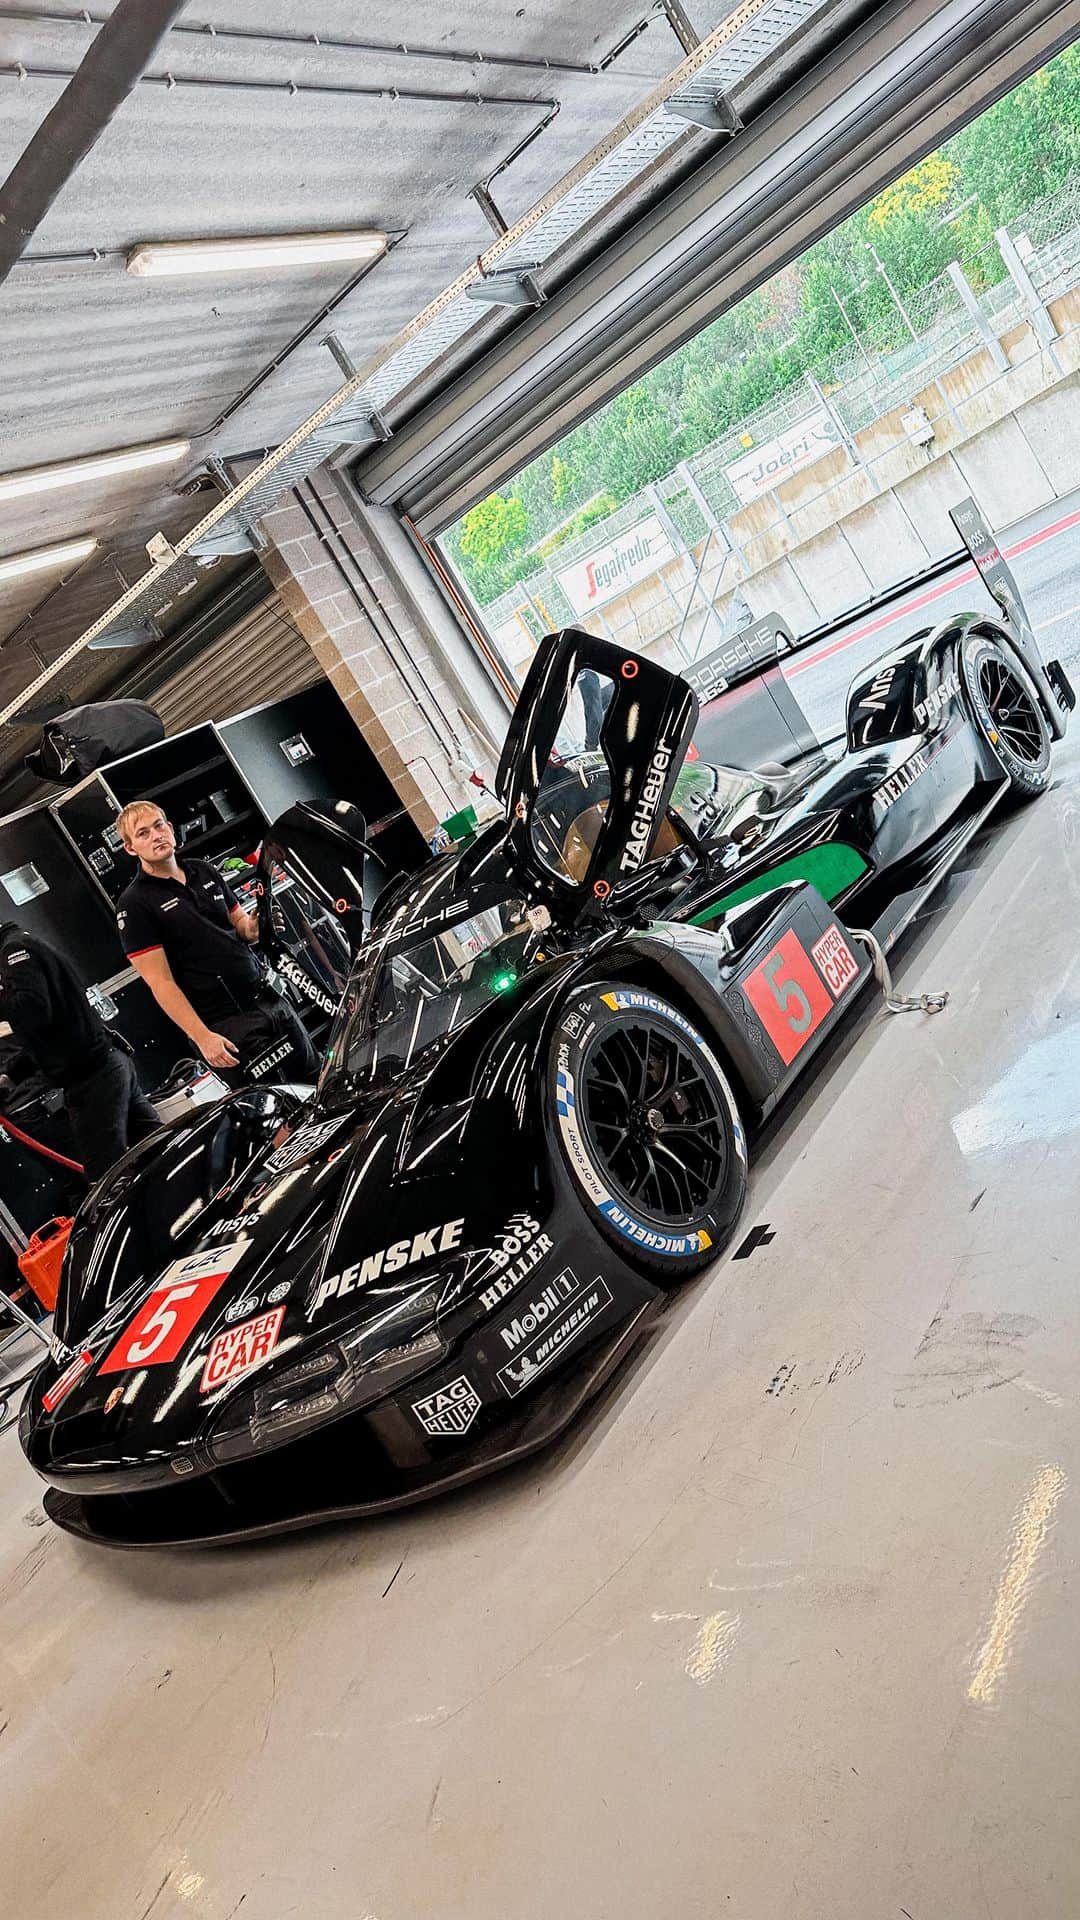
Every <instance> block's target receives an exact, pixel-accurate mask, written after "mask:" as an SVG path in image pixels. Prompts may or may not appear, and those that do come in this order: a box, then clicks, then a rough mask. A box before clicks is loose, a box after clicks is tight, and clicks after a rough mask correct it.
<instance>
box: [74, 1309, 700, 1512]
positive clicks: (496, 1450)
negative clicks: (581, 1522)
mask: <svg viewBox="0 0 1080 1920" xmlns="http://www.w3.org/2000/svg"><path fill="white" fill-rule="evenodd" d="M664 1304H665V1303H664V1301H662V1300H660V1301H647V1302H645V1303H643V1304H642V1306H641V1307H640V1308H639V1310H638V1312H637V1313H636V1314H635V1315H634V1317H633V1318H632V1319H631V1320H629V1321H627V1322H625V1323H624V1325H623V1326H622V1327H621V1329H620V1331H619V1333H618V1335H617V1336H616V1337H615V1338H614V1339H612V1340H610V1341H608V1342H605V1343H602V1344H598V1345H597V1346H596V1347H594V1348H593V1349H592V1350H591V1351H590V1352H589V1353H588V1354H587V1355H585V1356H584V1357H583V1360H582V1363H581V1365H580V1366H579V1367H578V1368H576V1369H575V1370H574V1371H573V1372H572V1373H568V1374H567V1376H566V1377H565V1378H564V1379H563V1380H561V1381H555V1382H554V1383H553V1384H552V1386H551V1387H550V1388H549V1389H548V1391H547V1392H546V1393H545V1394H544V1396H543V1399H542V1400H540V1401H538V1402H537V1404H536V1406H535V1408H534V1410H533V1412H532V1414H531V1415H529V1416H526V1417H525V1419H524V1420H523V1421H522V1422H520V1423H517V1424H516V1425H515V1427H514V1430H513V1432H512V1433H507V1434H506V1435H505V1436H503V1437H500V1434H499V1432H498V1431H496V1432H494V1433H492V1434H489V1435H488V1436H487V1438H486V1440H485V1442H484V1443H483V1445H482V1446H481V1447H478V1448H477V1449H476V1450H475V1451H474V1452H473V1453H471V1454H470V1455H469V1457H468V1458H464V1459H463V1458H462V1456H461V1455H460V1454H457V1455H455V1456H453V1457H452V1458H448V1460H447V1461H446V1463H445V1465H441V1466H439V1465H434V1464H429V1465H428V1466H427V1467H425V1468H424V1469H417V1470H413V1471H412V1472H402V1473H400V1474H398V1475H397V1476H396V1480H395V1484H394V1485H393V1486H392V1487H390V1488H388V1490H387V1491H385V1492H380V1493H379V1494H378V1495H377V1496H375V1497H373V1496H371V1495H368V1496H367V1497H365V1498H363V1499H355V1498H342V1499H334V1500H329V1501H319V1502H317V1503H315V1504H313V1505H311V1506H309V1507H303V1508H301V1507H297V1506H293V1507H287V1506H285V1505H283V1507H282V1510H281V1511H280V1512H279V1513H276V1514H267V1513H266V1512H265V1510H264V1511H262V1512H260V1513H259V1515H258V1517H249V1518H247V1519H245V1518H244V1516H243V1510H242V1505H241V1503H240V1502H239V1501H237V1502H236V1504H235V1505H230V1506H224V1505H223V1504H222V1503H221V1502H220V1500H219V1502H218V1505H217V1506H216V1507H213V1508H212V1503H211V1501H210V1499H209V1498H208V1499H207V1502H206V1505H207V1512H206V1514H205V1516H204V1517H203V1518H202V1519H201V1520H200V1517H199V1516H198V1515H197V1514H196V1513H194V1512H193V1504H194V1502H195V1501H196V1500H197V1497H198V1483H195V1484H192V1485H190V1486H186V1487H183V1488H181V1487H178V1488H177V1490H176V1494H175V1496H174V1495H172V1494H169V1493H165V1494H163V1493H147V1494H134V1495H122V1494H99V1495H97V1496H96V1497H89V1498H88V1497H86V1496H82V1495H79V1494H74V1493H67V1492H63V1491H61V1490H60V1489H59V1488H57V1487H50V1488H49V1489H48V1490H47V1492H46V1494H45V1497H44V1501H43V1505H44V1508H45V1512H46V1514H47V1515H48V1517H49V1519H50V1520H51V1521H52V1522H53V1523H54V1525H55V1526H58V1527H61V1528H62V1529H63V1530H64V1532H65V1533H70V1534H74V1535H75V1536H76V1538H78V1539H80V1540H89V1541H92V1542H93V1543H94V1544H95V1545H96V1546H104V1547H118V1548H124V1549H128V1550H131V1549H135V1548H154V1547H159V1548H160V1547H167V1548H170V1549H176V1548H183V1547H208V1546H235V1545H239V1544H242V1543H243V1542H245V1541H252V1540H268V1539H273V1538H274V1537H275V1536H276V1535H278V1534H283V1533H297V1532H299V1531H300V1530H301V1529H302V1528H305V1527H318V1526H327V1525H330V1524H332V1523H333V1522H335V1521H341V1520H361V1519H367V1518H370V1517H374V1516H375V1515H378V1514H382V1513H391V1512H393V1511H394V1510H395V1509H396V1508H398V1507H406V1506H415V1505H416V1504H417V1503H418V1502H420V1501H422V1500H431V1499H434V1498H436V1497H437V1496H438V1495H439V1494H443V1493H450V1492H453V1491H454V1490H455V1489H456V1488H458V1487H463V1486H467V1485H468V1484H469V1483H470V1482H471V1481H473V1480H479V1479H482V1478H483V1477H484V1476H485V1475H486V1474H489V1473H495V1472H497V1471H499V1470H500V1469H502V1468H504V1467H510V1466H513V1465H514V1464H515V1463H516V1462H518V1461H520V1460H524V1459H526V1458H527V1457H528V1456H529V1455H530V1454H533V1453H536V1452H537V1451H538V1450H539V1449H540V1448H541V1447H544V1446H547V1445H549V1444H550V1443H551V1442H552V1441H553V1440H555V1439H556V1438H557V1437H558V1436H559V1435H560V1434H561V1433H563V1432H564V1431H565V1430H566V1428H567V1427H568V1426H569V1425H570V1424H571V1422H572V1421H573V1420H574V1418H575V1416H576V1415H577V1414H578V1413H579V1412H580V1411H581V1409H582V1407H583V1406H585V1404H586V1403H587V1402H588V1401H590V1400H592V1399H594V1398H595V1397H596V1395H597V1394H598V1393H599V1392H600V1390H601V1388H602V1387H603V1386H604V1384H605V1383H606V1381H607V1380H608V1379H609V1378H610V1376H611V1375H612V1374H613V1373H614V1372H615V1371H616V1369H617V1368H618V1367H619V1366H620V1365H621V1364H622V1362H623V1361H624V1360H625V1359H626V1358H627V1356H628V1355H629V1353H630V1352H631V1350H632V1349H633V1348H634V1347H635V1346H636V1345H637V1343H638V1341H639V1340H641V1339H642V1338H643V1336H644V1335H645V1334H646V1333H647V1332H648V1331H649V1330H650V1328H651V1327H652V1326H653V1324H654V1323H655V1321H656V1320H657V1319H658V1317H659V1315H660V1314H661V1313H662V1312H663V1309H664ZM281 1457H282V1462H283V1464H284V1462H285V1461H286V1459H287V1453H286V1452H284V1451H283V1454H282V1456H281ZM283 1478H284V1476H283Z"/></svg>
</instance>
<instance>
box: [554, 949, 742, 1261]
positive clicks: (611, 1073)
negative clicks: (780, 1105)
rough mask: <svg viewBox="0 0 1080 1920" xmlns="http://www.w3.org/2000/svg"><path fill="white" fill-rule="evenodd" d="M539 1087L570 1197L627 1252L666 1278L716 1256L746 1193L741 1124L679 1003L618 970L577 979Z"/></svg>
mask: <svg viewBox="0 0 1080 1920" xmlns="http://www.w3.org/2000/svg"><path fill="white" fill-rule="evenodd" d="M548 1096H549V1099H550V1102H551V1112H552V1114H553V1116H554V1123H555V1132H556V1135H557V1138H558V1143H559V1150H560V1153H561V1155H562V1158H563V1160H564V1161H565V1163H566V1166H567V1169H568V1171H569V1174H570V1179H571V1182H572V1184H573V1186H574V1187H575V1188H576V1190H577V1194H578V1197H579V1198H580V1200H581V1203H582V1205H583V1206H584V1207H585V1209H586V1211H587V1212H588V1213H589V1214H591V1216H592V1218H593V1219H594V1220H595V1222H596V1226H597V1228H598V1230H599V1232H600V1233H601V1234H603V1236H604V1238H605V1239H607V1240H609V1241H610V1242H611V1244H612V1245H613V1246H615V1247H617V1248H618V1250H619V1252H620V1253H621V1254H622V1256H623V1258H624V1259H625V1260H628V1261H629V1262H630V1264H631V1265H633V1266H636V1267H638V1268H639V1269H641V1270H642V1271H644V1272H646V1273H648V1275H649V1277H650V1279H653V1280H657V1279H666V1280H667V1281H668V1282H669V1283H672V1284H674V1283H676V1282H677V1281H680V1280H684V1279H686V1278H688V1277H689V1275H690V1274H692V1273H697V1272H698V1271H699V1269H700V1268H702V1267H705V1266H707V1265H708V1264H709V1262H710V1261H712V1260H715V1259H716V1256H717V1254H719V1253H720V1252H721V1251H722V1249H723V1248H724V1246H725V1245H726V1244H727V1242H728V1240H729V1239H730V1237H731V1235H732V1233H733V1232H734V1229H735V1226H736V1224H737V1222H738V1218H739V1215H740V1213H741V1212H742V1206H743V1201H744V1199H745V1196H746V1134H745V1131H744V1128H743V1125H742V1121H741V1119H740V1117H739V1109H738V1105H737V1102H736V1099H735V1095H734V1092H733V1091H732V1088H731V1086H730V1084H729V1082H728V1079H727V1077H726V1075H725V1074H724V1071H723V1069H722V1067H721V1066H720V1063H719V1061H718V1060H717V1059H716V1056H715V1055H714V1054H713V1052H712V1050H711V1049H710V1047H709V1045H708V1043H707V1041H706V1040H705V1039H704V1038H703V1036H702V1035H701V1034H700V1033H699V1032H698V1030H697V1028H696V1027H695V1026H693V1025H692V1024H691V1022H690V1021H689V1020H687V1018H686V1017H685V1015H684V1014H682V1013H680V1012H679V1010H678V1009H677V1008H676V1007H673V1006H671V1005H670V1004H669V1002H668V1001H666V1000H663V999H661V998H660V996H659V995H658V994H656V993H654V992H652V991H651V989H649V988H644V987H636V986H632V985H630V984H629V983H627V982H625V981H618V980H612V981H598V982H596V983H595V984H591V985H588V986H583V987H580V988H579V989H578V990H577V991H576V992H575V993H574V994H573V995H572V996H571V998H570V999H569V1000H568V1002H567V1004H566V1006H565V1007H564V1008H563V1010H562V1013H561V1016H560V1019H559V1024H558V1026H557V1027H556V1029H555V1033H554V1035H553V1038H552V1044H551V1048H550V1052H549V1057H548Z"/></svg>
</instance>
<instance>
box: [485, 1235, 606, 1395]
mask: <svg viewBox="0 0 1080 1920" xmlns="http://www.w3.org/2000/svg"><path fill="white" fill-rule="evenodd" d="M612 1298H613V1296H612V1292H611V1288H610V1287H609V1286H608V1284H607V1282H606V1280H602V1279H601V1278H600V1276H599V1275H597V1277H596V1279H595V1280H594V1281H593V1282H592V1284H591V1285H589V1284H586V1283H584V1282H583V1281H581V1280H579V1278H578V1276H577V1274H576V1273H574V1272H573V1271H572V1269H571V1268H569V1267H567V1268H566V1269H565V1270H564V1272H562V1273H559V1274H556V1276H555V1278H554V1279H553V1280H549V1281H548V1283H547V1285H546V1286H544V1287H542V1288H540V1290H539V1291H538V1292H537V1293H535V1294H534V1295H533V1296H532V1298H531V1299H528V1300H525V1301H523V1302H522V1304H521V1305H520V1306H519V1307H518V1309H517V1311H516V1313H515V1314H514V1316H513V1318H512V1319H510V1320H508V1321H507V1322H506V1324H505V1325H504V1326H502V1327H501V1328H500V1329H499V1340H500V1342H501V1343H502V1346H503V1347H504V1348H505V1349H506V1350H507V1352H508V1353H510V1354H511V1355H512V1356H513V1357H512V1359H508V1360H507V1361H506V1363H505V1365H503V1366H501V1367H500V1368H499V1369H498V1371H497V1373H496V1375H495V1378H496V1379H497V1381H498V1383H499V1385H500V1387H501V1388H502V1390H503V1392H504V1393H505V1394H508V1395H509V1397H510V1398H511V1399H514V1398H516V1396H517V1395H518V1394H519V1393H521V1392H523V1391H524V1389H525V1388H526V1387H531V1386H532V1384H533V1382H534V1381H535V1380H537V1379H539V1377H540V1375H541V1374H542V1373H544V1372H545V1371H546V1370H547V1368H548V1367H550V1366H553V1365H554V1363H555V1361H556V1360H559V1359H560V1358H561V1357H562V1354H563V1352H564V1351H565V1349H566V1348H567V1347H568V1346H569V1345H570V1344H571V1342H572V1341H574V1340H576V1339H577V1337H578V1335H579V1334H582V1333H584V1332H586V1331H587V1330H588V1328H589V1327H590V1326H591V1325H592V1323H593V1321H594V1320H596V1319H597V1318H598V1316H599V1315H600V1314H602V1313H603V1311H604V1309H605V1307H609V1306H610V1305H611V1304H612Z"/></svg>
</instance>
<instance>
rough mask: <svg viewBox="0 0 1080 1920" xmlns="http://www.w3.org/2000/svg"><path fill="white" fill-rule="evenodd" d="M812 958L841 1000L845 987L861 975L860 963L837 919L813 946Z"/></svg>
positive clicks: (834, 993)
mask: <svg viewBox="0 0 1080 1920" xmlns="http://www.w3.org/2000/svg"><path fill="white" fill-rule="evenodd" d="M810 958H811V959H812V961H813V962H814V965H815V967H816V968H817V970H818V972H819V973H820V974H821V975H822V976H823V978H824V981H825V985H826V986H827V987H828V989H829V992H830V993H831V994H832V997H833V999H834V1000H839V998H840V995H841V994H842V993H843V991H844V988H845V987H849V986H850V985H851V982H852V981H853V980H857V979H858V977H859V963H858V961H857V960H856V958H855V955H854V954H853V953H852V951H851V948H850V947H849V946H848V943H847V941H846V940H845V939H844V936H843V934H842V933H841V931H840V929H839V927H838V926H837V924H836V921H835V920H834V921H833V923H832V926H831V927H830V928H829V930H828V932H827V933H823V934H822V936H821V939H820V940H817V941H815V943H814V945H813V946H812V947H811V949H810Z"/></svg>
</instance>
